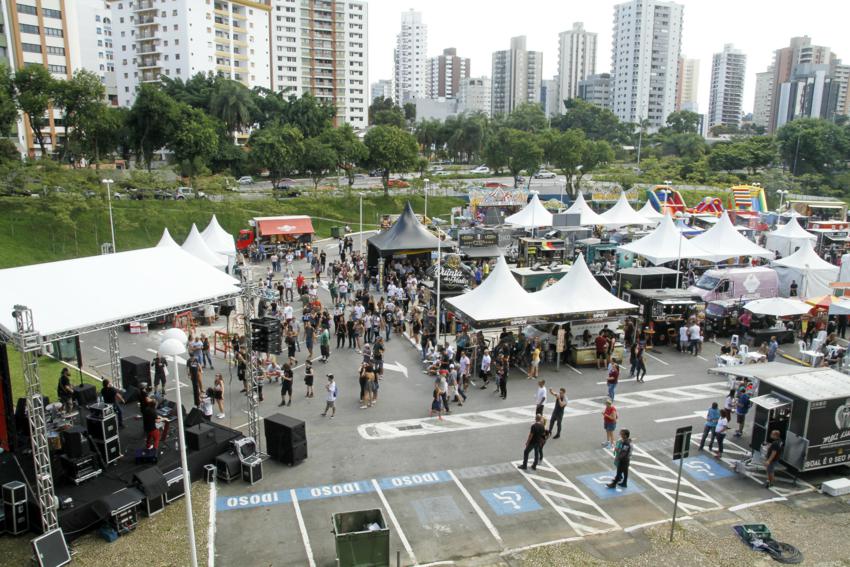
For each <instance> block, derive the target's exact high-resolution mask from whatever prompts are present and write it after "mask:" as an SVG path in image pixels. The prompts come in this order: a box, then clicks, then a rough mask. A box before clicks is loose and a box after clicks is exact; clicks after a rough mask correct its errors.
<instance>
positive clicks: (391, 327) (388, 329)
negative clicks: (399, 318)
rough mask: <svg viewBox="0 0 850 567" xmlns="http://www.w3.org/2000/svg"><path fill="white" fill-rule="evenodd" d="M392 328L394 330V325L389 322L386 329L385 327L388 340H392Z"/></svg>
mask: <svg viewBox="0 0 850 567" xmlns="http://www.w3.org/2000/svg"><path fill="white" fill-rule="evenodd" d="M392 330H393V326H392V325H390V324H389V323H387V326H386V329H385V332H386V337H385V339H384V340H387V341H388V340H390V332H392Z"/></svg>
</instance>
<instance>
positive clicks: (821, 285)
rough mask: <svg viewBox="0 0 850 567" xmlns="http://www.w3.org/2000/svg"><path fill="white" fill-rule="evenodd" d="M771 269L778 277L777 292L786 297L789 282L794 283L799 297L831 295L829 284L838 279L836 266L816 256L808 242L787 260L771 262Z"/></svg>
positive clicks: (789, 288)
mask: <svg viewBox="0 0 850 567" xmlns="http://www.w3.org/2000/svg"><path fill="white" fill-rule="evenodd" d="M771 267H772V268H773V269H774V270H776V274H777V275H778V276H779V292H780V293H782V294H783V295H788V294H789V293H790V291H791V282H792V281H796V282H797V286H798V292H799V294H800V296H801V297H812V296H816V295H828V294H831V293H832V289H831V288H830V287H829V284H831V283H832V282H834V281H836V280H837V279H838V271H839V268H838V266H835V265H833V264H830V263H829V262H827V261H826V260H824V259H823V258H821V257H820V256H818V255H817V252H815V249H814V248H813V247H812V242H811V241H809V240H804V241H803V244H802V246H801V247H800V249H799V250H797V251H796V252H794V253H793V254H791V255H790V256H788V257H787V258H782V259H781V260H776V261H774V262H771Z"/></svg>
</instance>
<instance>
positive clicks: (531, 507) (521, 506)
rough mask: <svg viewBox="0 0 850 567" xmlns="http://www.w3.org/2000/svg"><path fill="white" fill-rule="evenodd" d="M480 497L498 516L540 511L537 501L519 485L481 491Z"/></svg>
mask: <svg viewBox="0 0 850 567" xmlns="http://www.w3.org/2000/svg"><path fill="white" fill-rule="evenodd" d="M481 496H483V497H484V499H485V500H486V501H487V504H489V505H490V508H492V509H493V511H494V512H496V515H498V516H510V515H512V514H524V513H526V512H534V511H536V510H540V509H541V507H540V504H538V503H537V500H535V499H534V497H533V496H532V495H531V494H530V493H529V492H528V491H527V490H526V489H525V488H524V487H522V486H520V485H519V484H512V485H510V486H498V487H496V488H485V489H484V490H482V491H481Z"/></svg>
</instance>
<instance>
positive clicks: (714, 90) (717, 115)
mask: <svg viewBox="0 0 850 567" xmlns="http://www.w3.org/2000/svg"><path fill="white" fill-rule="evenodd" d="M746 67H747V56H746V55H744V52H743V51H741V50H739V49H735V48H734V47H732V44H730V43H727V44H726V45H724V46H723V51H721V52H720V53H715V54H714V57H713V58H712V63H711V96H710V97H709V101H708V127H709V129H710V128H712V127H713V126H717V125H720V124H723V125H726V126H740V125H741V116H742V114H743V106H744V72H745V70H746Z"/></svg>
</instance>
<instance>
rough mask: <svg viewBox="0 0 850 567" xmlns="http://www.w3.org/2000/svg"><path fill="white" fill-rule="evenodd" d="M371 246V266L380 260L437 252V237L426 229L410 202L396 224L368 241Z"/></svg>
mask: <svg viewBox="0 0 850 567" xmlns="http://www.w3.org/2000/svg"><path fill="white" fill-rule="evenodd" d="M367 242H368V244H369V265H374V264H376V263H377V261H378V258H386V257H388V256H395V255H400V254H417V253H422V252H428V251H430V250H436V249H437V246H438V240H437V237H436V236H435V235H433V234H431V232H429V231H428V229H427V228H425V227H424V226H423V225H422V223H420V222H419V219H417V218H416V215H415V214H414V213H413V207H411V206H410V203H409V202H408V203H407V205H405V207H404V212H403V213H402V214H401V216H399V217H398V219H397V220H396V221H395V223H394V224H393V225H392V226H391V227H390V228H389V229H388V230H385V231H384V232H381V233H380V234H376V235H375V236H373V237H371V238H369V239H368V240H367Z"/></svg>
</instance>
